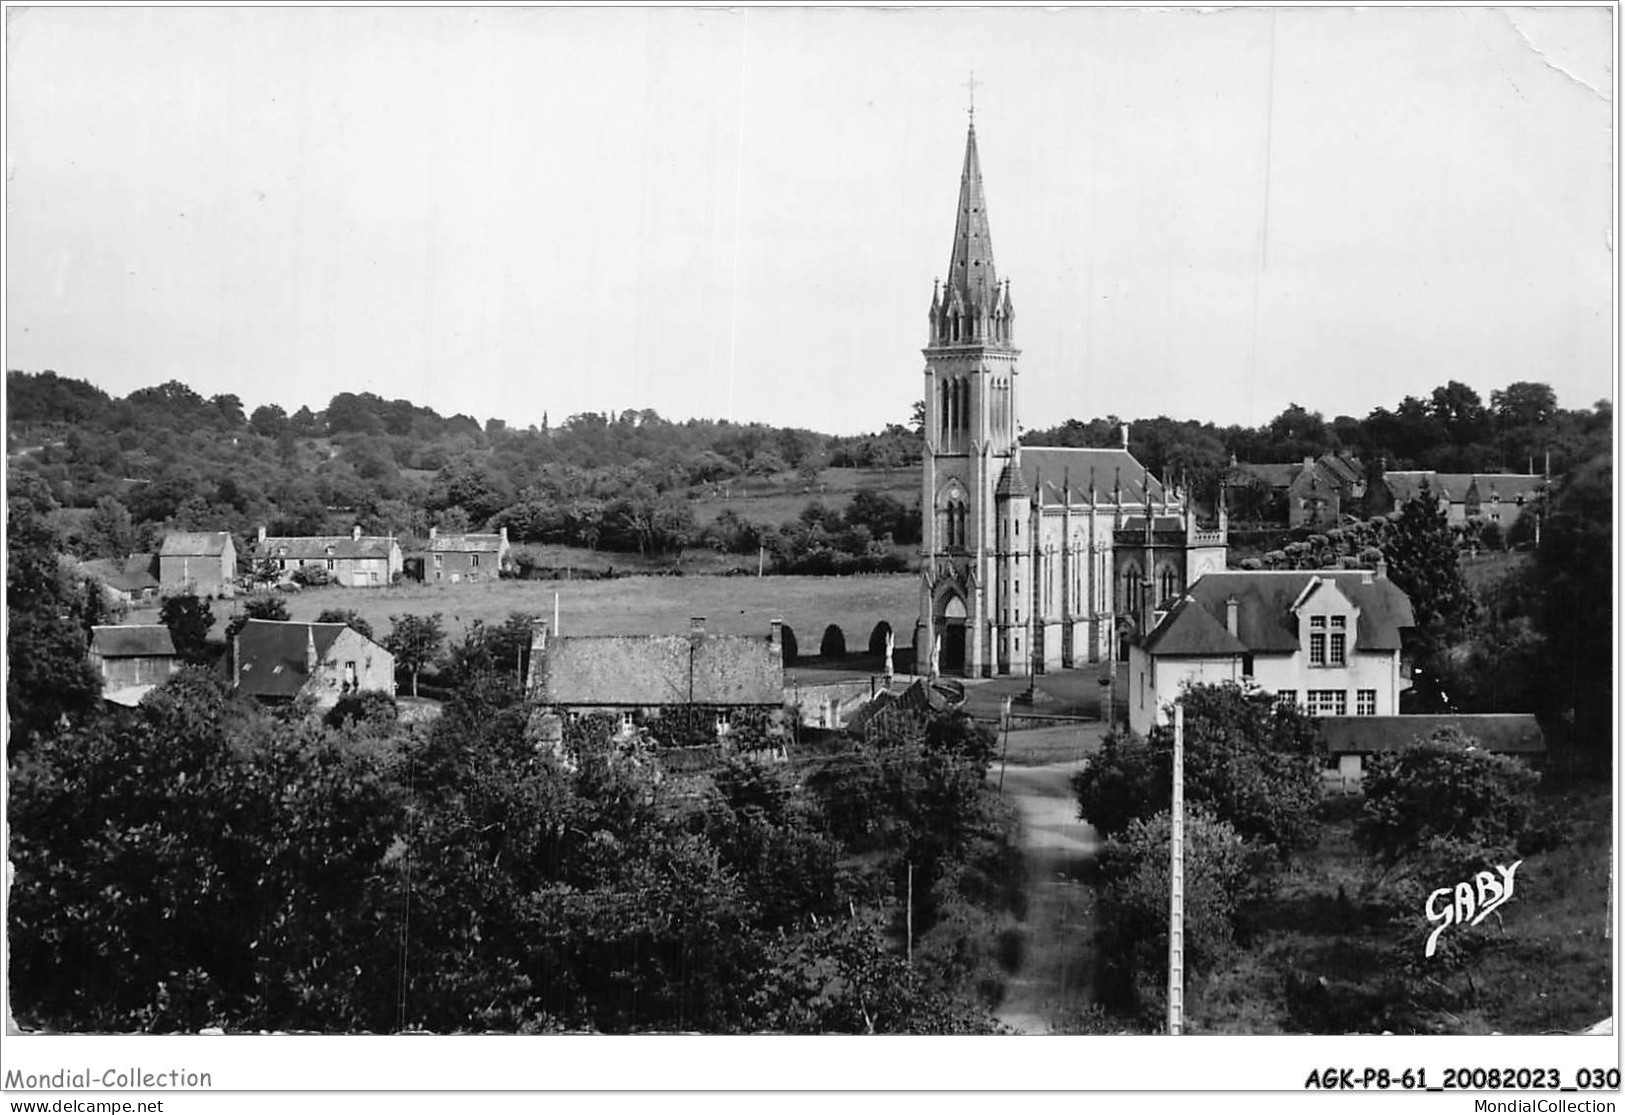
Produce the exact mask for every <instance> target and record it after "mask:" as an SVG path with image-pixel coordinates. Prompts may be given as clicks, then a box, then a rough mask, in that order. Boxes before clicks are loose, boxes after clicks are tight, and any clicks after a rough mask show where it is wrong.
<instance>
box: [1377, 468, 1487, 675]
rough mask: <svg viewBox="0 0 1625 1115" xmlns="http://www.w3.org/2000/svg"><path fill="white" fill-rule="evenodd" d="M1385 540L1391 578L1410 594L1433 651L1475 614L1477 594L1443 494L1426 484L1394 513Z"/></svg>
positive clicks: (1420, 631) (1424, 647)
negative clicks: (1442, 501)
mask: <svg viewBox="0 0 1625 1115" xmlns="http://www.w3.org/2000/svg"><path fill="white" fill-rule="evenodd" d="M1379 545H1380V546H1381V548H1382V553H1383V557H1384V558H1386V559H1387V561H1388V576H1389V578H1390V579H1391V580H1392V581H1393V582H1394V584H1395V585H1397V586H1398V587H1399V588H1400V590H1401V591H1403V592H1404V593H1405V595H1406V596H1408V597H1409V598H1410V601H1411V610H1412V612H1414V613H1415V615H1416V625H1417V634H1418V636H1419V638H1420V639H1421V643H1420V646H1421V649H1422V650H1423V651H1424V653H1427V652H1431V650H1432V649H1433V648H1435V647H1437V646H1439V645H1441V644H1443V643H1445V642H1448V641H1449V639H1450V637H1451V636H1452V635H1453V634H1454V633H1455V632H1457V631H1458V630H1459V629H1460V628H1461V626H1462V625H1463V624H1464V623H1466V622H1467V621H1468V620H1469V619H1471V618H1472V613H1473V597H1472V593H1471V592H1470V591H1469V590H1468V588H1467V581H1466V578H1464V577H1463V576H1462V572H1461V561H1460V557H1461V555H1460V548H1459V546H1458V544H1457V541H1456V536H1455V533H1454V532H1453V531H1452V530H1451V529H1450V524H1449V522H1448V520H1447V519H1446V517H1445V514H1444V511H1443V510H1442V508H1441V507H1440V505H1439V494H1438V493H1437V492H1435V491H1433V490H1432V489H1431V488H1430V487H1429V486H1428V485H1426V484H1424V485H1423V486H1422V490H1421V491H1420V492H1419V493H1418V494H1417V495H1416V497H1415V498H1414V499H1410V500H1407V501H1406V502H1405V503H1404V504H1403V505H1402V506H1401V507H1400V508H1399V510H1398V511H1396V512H1394V513H1393V514H1392V515H1390V516H1389V520H1388V528H1387V530H1386V531H1385V532H1384V537H1383V538H1382V541H1381V542H1380V543H1379Z"/></svg>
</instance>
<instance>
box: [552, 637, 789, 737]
mask: <svg viewBox="0 0 1625 1115" xmlns="http://www.w3.org/2000/svg"><path fill="white" fill-rule="evenodd" d="M780 631H781V625H780V624H779V623H778V622H777V621H775V622H774V623H773V625H772V628H771V630H770V632H769V633H768V634H767V635H722V634H717V633H713V632H708V631H707V630H706V629H705V620H704V618H703V617H701V618H696V619H694V620H693V621H692V624H691V626H690V629H689V632H688V634H686V635H554V634H552V633H551V632H550V631H549V630H548V626H547V624H545V623H539V624H537V626H536V628H535V632H534V635H533V637H532V640H531V648H530V673H529V678H528V679H527V689H528V691H529V693H530V694H531V696H532V697H534V698H535V699H536V700H537V701H538V702H540V703H542V704H544V705H553V706H557V707H559V708H561V709H563V710H564V711H566V712H570V713H575V714H590V713H610V714H614V715H617V716H620V717H622V718H623V719H624V720H626V721H628V722H630V721H632V720H634V719H637V720H643V721H666V722H667V723H666V724H665V725H664V728H663V729H657V730H656V735H657V736H660V737H662V738H663V739H665V740H667V741H671V740H679V741H682V742H697V738H696V737H697V736H709V737H726V736H728V735H729V734H730V733H732V732H735V731H739V730H744V731H746V732H748V734H750V735H752V736H755V737H760V736H761V735H762V734H763V733H765V732H766V731H767V730H768V728H769V724H770V722H771V723H772V724H774V725H777V724H778V723H779V722H780V721H784V720H786V717H785V714H784V649H783V646H782V644H781V642H780Z"/></svg>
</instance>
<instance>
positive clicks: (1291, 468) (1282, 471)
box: [1236, 461, 1303, 488]
mask: <svg viewBox="0 0 1625 1115" xmlns="http://www.w3.org/2000/svg"><path fill="white" fill-rule="evenodd" d="M1236 470H1237V471H1238V472H1244V473H1246V474H1247V475H1248V476H1255V477H1257V478H1258V479H1259V480H1261V481H1263V482H1264V483H1265V484H1268V485H1269V486H1270V487H1272V488H1285V487H1288V486H1290V485H1291V483H1292V482H1293V481H1294V480H1296V479H1297V478H1298V473H1300V472H1302V471H1303V462H1302V461H1288V462H1286V463H1284V464H1281V463H1271V464H1261V465H1255V464H1250V463H1248V462H1246V461H1243V462H1241V463H1240V464H1238V465H1236Z"/></svg>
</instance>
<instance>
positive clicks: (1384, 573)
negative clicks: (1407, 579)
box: [1377, 557, 1388, 581]
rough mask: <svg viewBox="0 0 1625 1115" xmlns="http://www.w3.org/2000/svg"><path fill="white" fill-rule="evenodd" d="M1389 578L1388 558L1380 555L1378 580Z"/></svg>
mask: <svg viewBox="0 0 1625 1115" xmlns="http://www.w3.org/2000/svg"><path fill="white" fill-rule="evenodd" d="M1387 579H1388V559H1387V558H1381V557H1380V558H1378V559H1377V580H1379V581H1386V580H1387Z"/></svg>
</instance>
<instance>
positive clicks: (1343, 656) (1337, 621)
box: [1331, 616, 1349, 666]
mask: <svg viewBox="0 0 1625 1115" xmlns="http://www.w3.org/2000/svg"><path fill="white" fill-rule="evenodd" d="M1331 619H1332V632H1331V634H1332V642H1331V664H1332V665H1333V666H1346V665H1348V645H1349V636H1348V617H1347V616H1332V617H1331Z"/></svg>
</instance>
